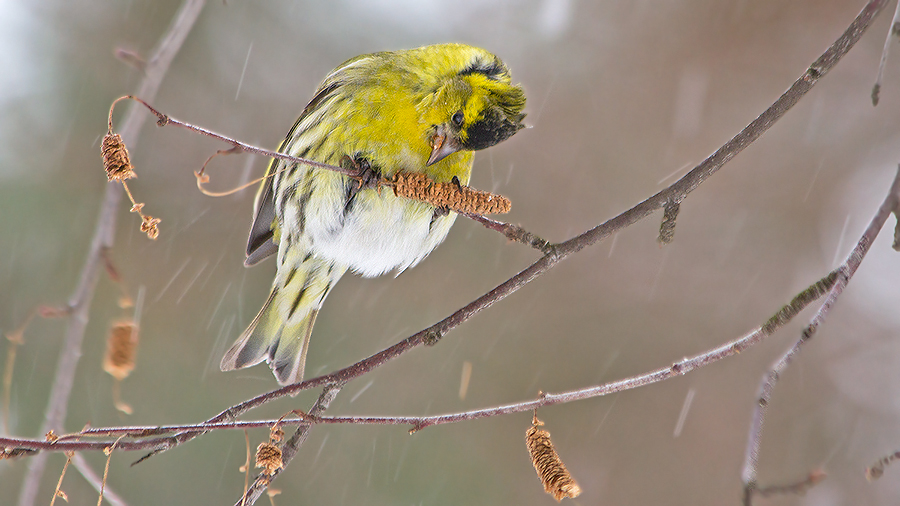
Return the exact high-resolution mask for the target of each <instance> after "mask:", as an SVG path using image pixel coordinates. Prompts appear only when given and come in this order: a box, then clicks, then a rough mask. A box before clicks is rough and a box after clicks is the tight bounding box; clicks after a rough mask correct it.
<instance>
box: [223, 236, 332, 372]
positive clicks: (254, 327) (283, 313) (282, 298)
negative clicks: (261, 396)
mask: <svg viewBox="0 0 900 506" xmlns="http://www.w3.org/2000/svg"><path fill="white" fill-rule="evenodd" d="M290 253H293V252H288V255H286V258H285V259H284V261H283V262H282V265H281V266H280V267H279V269H278V275H277V276H276V277H275V283H274V285H273V286H272V293H271V294H269V298H268V300H266V303H265V305H263V307H262V309H261V310H260V311H259V314H257V315H256V318H254V319H253V321H252V322H251V323H250V326H248V327H247V330H245V331H244V332H243V333H242V334H241V336H240V337H238V339H237V341H235V343H234V344H233V345H232V346H231V349H229V350H228V351H227V352H226V353H225V356H224V357H222V363H221V364H220V366H219V367H220V368H221V369H222V370H223V371H232V370H234V369H241V368H243V367H250V366H251V365H256V364H258V363H260V362H262V361H263V360H265V361H266V363H268V364H269V367H270V368H271V369H272V372H273V373H274V374H275V378H276V379H277V380H278V383H280V384H282V385H289V384H291V383H297V382H300V381H301V380H303V366H304V364H305V363H306V351H307V349H308V348H309V336H310V334H312V329H313V324H314V323H315V322H316V315H317V314H318V313H319V308H321V307H322V302H324V300H325V297H326V296H327V295H328V292H329V291H331V287H333V286H334V284H335V283H337V281H338V280H339V279H340V277H341V276H342V275H343V274H344V272H345V271H346V270H347V268H346V267H342V266H339V265H335V264H334V263H332V262H330V261H327V260H322V259H319V258H316V257H313V256H309V255H307V256H305V257H303V258H302V259H299V258H298V260H299V262H291V260H292V259H291V258H290V257H291V256H292V255H291V254H290ZM291 264H294V265H293V266H291Z"/></svg>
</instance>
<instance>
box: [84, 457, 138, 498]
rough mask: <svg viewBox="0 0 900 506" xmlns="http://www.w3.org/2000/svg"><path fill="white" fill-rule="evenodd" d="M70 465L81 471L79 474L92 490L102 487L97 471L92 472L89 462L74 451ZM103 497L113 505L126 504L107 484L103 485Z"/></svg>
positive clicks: (98, 490) (98, 489)
mask: <svg viewBox="0 0 900 506" xmlns="http://www.w3.org/2000/svg"><path fill="white" fill-rule="evenodd" d="M72 465H73V466H75V469H76V470H78V472H79V473H81V476H83V477H84V479H85V480H86V481H87V482H88V483H90V485H91V487H93V488H94V490H96V491H97V492H100V489H101V488H103V481H102V480H101V479H100V477H99V476H97V473H95V472H94V470H93V469H92V468H91V466H90V464H88V462H87V461H86V460H85V459H84V457H83V456H82V455H81V454H80V453H76V454H75V456H74V457H72ZM103 498H104V499H106V502H108V503H110V504H112V505H113V506H128V503H126V502H125V500H124V499H122V497H121V496H120V495H119V494H117V493H115V492H113V491H112V490H111V489H110V488H109V485H107V486H106V487H105V491H104V493H103Z"/></svg>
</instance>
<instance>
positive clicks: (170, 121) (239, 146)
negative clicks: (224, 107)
mask: <svg viewBox="0 0 900 506" xmlns="http://www.w3.org/2000/svg"><path fill="white" fill-rule="evenodd" d="M143 96H144V95H142V94H138V95H126V96H124V97H120V98H119V99H118V100H122V99H126V98H127V99H131V100H134V101H135V102H137V103H139V104H141V105H143V106H144V107H146V108H147V109H148V110H149V111H150V112H152V113H153V114H154V115H155V116H156V118H157V119H156V124H157V125H158V126H161V127H163V126H169V125H173V126H177V127H181V128H185V129H187V130H190V131H192V132H195V133H198V134H201V135H205V136H207V137H212V138H213V139H216V140H220V141H222V142H227V143H228V144H231V146H232V148H231V149H229V150H225V152H228V153H229V154H238V153H242V152H247V153H253V154H256V155H261V156H265V157H268V158H277V159H279V160H283V161H286V162H289V163H302V164H305V165H310V166H312V167H317V168H320V169H327V170H333V171H335V172H339V173H341V174H344V175H347V176H355V177H358V176H359V171H358V170H354V169H349V168H344V167H340V166H337V165H329V164H327V163H322V162H317V161H315V160H310V159H308V158H299V157H296V156H293V155H289V154H285V153H279V152H278V151H272V150H270V149H265V148H261V147H258V146H254V145H252V144H247V143H245V142H241V141H239V140H237V139H232V138H231V137H228V136H225V135H222V134H220V133H217V132H213V131H212V130H208V129H206V128H203V127H201V126H197V125H193V124H191V123H188V122H186V121H181V120H179V119H175V118H173V117H172V116H169V115H168V114H164V113H163V112H161V111H159V110H158V109H156V108H155V107H153V106H152V105H150V104H149V103H147V101H146V100H144V99H143V98H140V97H143ZM118 100H117V101H118ZM113 105H115V104H113ZM222 153H223V152H218V153H217V154H222ZM210 159H212V157H210ZM210 159H207V160H206V162H207V163H209V161H210ZM203 167H204V169H205V168H206V163H204V164H203ZM203 172H204V170H203V169H201V170H200V172H199V173H198V174H197V176H198V177H200V176H202V175H203Z"/></svg>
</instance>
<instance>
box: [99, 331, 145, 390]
mask: <svg viewBox="0 0 900 506" xmlns="http://www.w3.org/2000/svg"><path fill="white" fill-rule="evenodd" d="M137 345H138V327H137V324H135V323H134V322H133V321H130V320H126V321H121V322H117V323H114V324H113V325H112V327H110V329H109V338H108V339H107V340H106V356H105V357H104V359H103V370H104V371H106V372H108V373H109V374H110V375H111V376H112V377H114V378H116V379H117V380H119V381H121V380H123V379H125V378H127V377H128V375H129V374H131V371H132V370H134V357H135V354H136V353H137Z"/></svg>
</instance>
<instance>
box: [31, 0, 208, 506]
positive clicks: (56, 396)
mask: <svg viewBox="0 0 900 506" xmlns="http://www.w3.org/2000/svg"><path fill="white" fill-rule="evenodd" d="M204 3H205V0H185V2H184V3H183V4H182V6H181V8H180V9H179V11H178V14H176V16H175V20H174V21H173V23H172V25H171V26H170V27H169V29H168V31H167V32H166V34H165V36H164V38H163V39H162V40H161V41H160V43H159V45H158V46H157V49H156V50H155V51H154V53H153V56H152V57H151V59H150V60H149V62H148V64H147V66H146V68H145V72H144V79H143V81H142V82H141V86H140V88H139V90H138V93H139V94H140V95H141V96H145V97H155V96H156V92H157V90H158V89H159V87H160V84H161V83H162V80H163V77H164V76H165V74H166V71H167V70H168V68H169V64H170V63H171V62H172V60H173V59H174V58H175V55H176V54H177V53H178V50H179V49H180V48H181V45H182V43H183V42H184V40H185V38H186V37H187V34H188V33H189V32H190V31H191V28H192V27H193V26H194V22H195V21H196V19H197V17H198V16H199V15H200V10H201V9H202V8H203V5H204ZM144 123H145V121H144V117H143V115H139V114H135V111H134V109H132V110H131V111H129V114H128V116H127V117H126V118H125V121H124V122H123V126H122V128H121V129H120V132H121V135H122V137H123V138H125V139H127V140H128V143H129V144H130V145H131V146H132V148H133V147H134V146H135V145H136V143H137V140H138V137H139V135H140V131H141V128H142V126H143V124H144ZM121 198H122V190H121V189H120V186H119V185H117V184H110V185H107V187H106V191H105V193H104V196H103V202H102V203H101V204H100V215H99V217H98V218H97V227H96V229H95V230H94V237H93V238H92V239H91V245H90V249H89V250H88V254H87V259H86V260H85V264H84V267H83V268H82V270H81V277H80V279H79V282H78V285H77V286H76V287H75V290H74V292H73V294H72V296H71V298H70V299H69V307H70V308H71V309H72V314H71V317H70V319H69V322H68V325H67V327H66V333H65V337H64V338H63V343H62V346H61V347H60V355H59V362H58V364H57V366H56V369H55V371H56V377H55V378H54V382H53V386H52V387H51V390H50V399H49V402H48V404H47V411H46V414H45V416H44V423H43V425H42V427H41V431H40V433H41V434H45V433H47V432H48V431H50V430H56V431H60V432H61V429H62V427H63V422H64V421H65V415H66V411H67V408H68V403H69V394H70V393H71V391H72V383H73V378H74V376H75V369H76V367H77V365H78V359H79V357H81V343H82V341H83V340H84V331H85V327H86V326H87V322H88V317H89V313H90V308H91V301H92V299H93V296H94V288H95V286H96V284H97V278H98V274H99V270H100V266H101V264H102V255H101V252H102V251H103V250H104V249H106V248H109V247H111V246H112V244H113V238H114V236H115V228H116V227H115V225H116V216H117V215H118V213H117V212H116V209H117V208H118V206H119V202H120V200H121ZM46 463H47V454H41V455H37V456H35V458H33V459H31V461H30V462H29V463H28V471H27V472H26V473H25V479H24V482H23V484H22V488H21V489H20V491H19V502H18V504H19V506H32V505H33V504H34V502H35V499H36V497H37V492H38V487H39V485H40V482H41V478H42V477H43V475H44V468H45V467H46Z"/></svg>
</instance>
